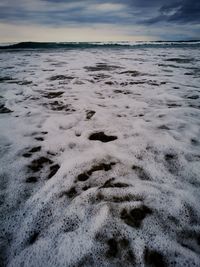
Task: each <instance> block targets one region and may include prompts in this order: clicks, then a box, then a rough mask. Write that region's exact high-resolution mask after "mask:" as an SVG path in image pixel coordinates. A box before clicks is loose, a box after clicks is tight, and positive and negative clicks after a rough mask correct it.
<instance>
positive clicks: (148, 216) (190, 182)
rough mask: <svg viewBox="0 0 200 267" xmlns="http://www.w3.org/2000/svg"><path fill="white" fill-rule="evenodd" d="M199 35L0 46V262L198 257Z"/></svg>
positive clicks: (130, 262)
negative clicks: (165, 39) (179, 38)
mask: <svg viewBox="0 0 200 267" xmlns="http://www.w3.org/2000/svg"><path fill="white" fill-rule="evenodd" d="M199 136H200V42H199V41H191V42H132V43H130V42H117V43H112V42H110V43H101V42H99V43H34V42H25V43H16V44H6V45H5V44H1V46H0V186H1V187H0V188H1V193H0V217H1V224H0V232H1V237H0V265H1V266H9V267H11V266H13V267H16V266H24V267H26V266H27V267H29V266H34V267H35V266H37V267H40V266H41V267H44V266H48V267H57V266H59V267H63V266H70V267H71V266H85V267H88V266H95V267H98V266H101V267H104V266H109V267H112V266H113V267H114V266H115V267H116V266H126V267H128V266H138V267H142V266H155V267H158V266H159V267H163V266H173V267H174V266H177V267H183V266H185V267H186V266H187V267H188V266H193V267H195V266H196V267H198V266H200V223H199V222H200V209H199V203H200V140H199Z"/></svg>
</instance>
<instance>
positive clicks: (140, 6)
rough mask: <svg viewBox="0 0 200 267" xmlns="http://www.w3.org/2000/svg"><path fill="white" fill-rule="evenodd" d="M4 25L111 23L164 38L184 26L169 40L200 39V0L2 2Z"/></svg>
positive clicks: (0, 8)
mask: <svg viewBox="0 0 200 267" xmlns="http://www.w3.org/2000/svg"><path fill="white" fill-rule="evenodd" d="M0 22H4V23H13V24H24V25H32V24H38V25H44V26H48V27H60V26H64V27H65V26H66V27H70V26H76V27H80V28H81V27H83V26H84V25H87V26H89V27H91V26H93V25H95V24H98V25H100V26H101V25H102V24H110V25H114V26H116V27H123V26H127V27H129V29H130V34H134V33H136V34H137V33H138V32H140V31H141V30H140V27H143V30H144V29H145V30H146V33H147V34H148V32H150V33H151V32H153V33H155V34H157V33H158V35H157V36H161V37H162V38H163V36H164V35H162V34H163V33H162V30H163V32H164V31H165V30H164V29H166V28H165V27H168V26H169V27H168V29H169V28H170V26H171V25H172V26H173V27H172V28H173V30H174V29H175V28H177V29H178V28H180V27H183V26H184V29H183V31H185V32H183V31H182V30H181V31H179V33H178V32H177V34H176V32H173V33H172V34H171V35H169V34H168V35H167V34H166V32H165V35H166V38H168V39H170V36H172V37H173V36H178V34H179V36H182V35H183V36H189V35H188V33H190V32H191V33H194V34H193V35H191V36H196V37H195V38H199V36H200V27H199V24H200V0H168V1H166V0H18V1H16V0H1V1H0ZM144 27H145V28H144ZM131 28H134V30H133V31H132V32H131ZM185 33H186V35H185ZM142 34H143V33H142ZM173 38H174V37H173ZM175 38H178V37H175ZM188 38H190V37H188Z"/></svg>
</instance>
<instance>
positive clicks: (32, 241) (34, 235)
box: [29, 232, 39, 245]
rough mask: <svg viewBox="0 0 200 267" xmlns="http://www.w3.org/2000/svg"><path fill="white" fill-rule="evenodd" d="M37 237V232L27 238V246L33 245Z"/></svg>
mask: <svg viewBox="0 0 200 267" xmlns="http://www.w3.org/2000/svg"><path fill="white" fill-rule="evenodd" d="M38 236H39V233H38V232H35V233H33V234H32V235H31V236H30V238H29V245H33V244H34V243H35V242H36V240H37V239H38Z"/></svg>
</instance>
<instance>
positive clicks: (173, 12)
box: [146, 0, 200, 24]
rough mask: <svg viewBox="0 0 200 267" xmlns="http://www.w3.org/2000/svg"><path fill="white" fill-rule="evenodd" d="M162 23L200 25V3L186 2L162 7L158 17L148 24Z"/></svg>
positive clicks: (196, 1)
mask: <svg viewBox="0 0 200 267" xmlns="http://www.w3.org/2000/svg"><path fill="white" fill-rule="evenodd" d="M162 21H166V22H171V23H192V24H199V23H200V1H199V0H184V1H177V2H175V3H171V4H167V5H162V6H161V8H160V9H159V14H158V16H155V17H153V18H151V19H149V20H147V21H146V22H147V23H150V24H151V23H159V22H162Z"/></svg>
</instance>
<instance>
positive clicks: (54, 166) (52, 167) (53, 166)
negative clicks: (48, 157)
mask: <svg viewBox="0 0 200 267" xmlns="http://www.w3.org/2000/svg"><path fill="white" fill-rule="evenodd" d="M59 169H60V165H58V164H55V165H52V166H51V167H50V173H49V175H48V179H50V178H51V177H53V176H54V175H55V174H56V173H57V171H58V170H59Z"/></svg>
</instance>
